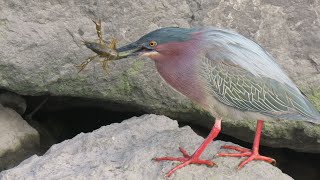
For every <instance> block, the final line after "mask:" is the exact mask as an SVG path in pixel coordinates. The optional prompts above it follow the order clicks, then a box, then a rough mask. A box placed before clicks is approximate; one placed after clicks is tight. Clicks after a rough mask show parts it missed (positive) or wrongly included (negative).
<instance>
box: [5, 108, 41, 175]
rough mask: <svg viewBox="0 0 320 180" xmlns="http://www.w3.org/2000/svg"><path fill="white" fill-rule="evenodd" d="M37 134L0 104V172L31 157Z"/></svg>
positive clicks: (37, 138)
mask: <svg viewBox="0 0 320 180" xmlns="http://www.w3.org/2000/svg"><path fill="white" fill-rule="evenodd" d="M39 138H40V137H39V134H38V132H37V131H36V130H35V129H33V128H32V127H31V126H30V125H29V124H28V123H27V122H26V121H25V120H23V119H22V118H21V116H20V115H19V114H18V113H16V112H15V111H14V110H12V109H9V108H4V107H3V106H2V105H1V104H0V171H1V170H3V169H7V168H10V167H13V166H14V165H16V164H17V163H18V162H21V161H22V160H24V159H26V158H27V157H29V156H31V155H33V154H34V153H35V152H36V150H37V148H38V147H39V143H40V142H39V141H40V140H39Z"/></svg>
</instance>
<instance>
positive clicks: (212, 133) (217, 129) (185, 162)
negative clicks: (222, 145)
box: [153, 119, 221, 177]
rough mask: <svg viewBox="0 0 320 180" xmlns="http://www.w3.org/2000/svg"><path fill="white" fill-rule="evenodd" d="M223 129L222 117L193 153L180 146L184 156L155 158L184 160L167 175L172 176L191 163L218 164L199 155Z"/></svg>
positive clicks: (157, 159) (160, 158)
mask: <svg viewBox="0 0 320 180" xmlns="http://www.w3.org/2000/svg"><path fill="white" fill-rule="evenodd" d="M220 131H221V119H216V122H215V124H214V126H213V127H212V129H211V131H210V134H209V135H208V137H207V138H206V139H205V140H204V141H203V142H202V144H201V145H200V146H199V148H198V149H197V150H196V151H195V152H194V153H193V155H191V156H190V155H189V154H188V153H187V151H186V150H184V149H183V148H181V147H180V148H179V150H180V151H181V153H182V155H183V157H159V158H154V159H153V160H155V161H180V162H182V163H181V164H180V165H178V166H176V167H174V168H173V169H171V170H170V171H169V172H168V173H167V175H166V176H167V177H169V176H171V175H172V174H173V173H174V172H175V171H176V170H178V169H181V168H183V167H185V166H187V165H189V164H205V165H207V166H214V165H216V164H215V163H214V162H212V161H210V160H201V159H199V157H200V156H201V154H202V152H203V151H204V150H205V149H206V147H207V146H208V145H209V144H210V143H211V141H212V140H213V139H214V138H216V137H217V136H218V134H219V132H220Z"/></svg>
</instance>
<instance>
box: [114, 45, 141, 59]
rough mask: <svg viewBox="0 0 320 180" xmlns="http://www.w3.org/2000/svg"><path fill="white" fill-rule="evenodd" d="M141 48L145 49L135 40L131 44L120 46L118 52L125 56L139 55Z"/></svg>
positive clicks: (120, 55)
mask: <svg viewBox="0 0 320 180" xmlns="http://www.w3.org/2000/svg"><path fill="white" fill-rule="evenodd" d="M141 50H143V47H142V46H141V45H138V44H137V43H136V42H133V43H131V44H128V45H125V46H122V47H120V48H118V49H117V52H118V53H119V54H118V56H119V57H123V58H124V57H128V56H137V55H138V54H139V52H140V51H141Z"/></svg>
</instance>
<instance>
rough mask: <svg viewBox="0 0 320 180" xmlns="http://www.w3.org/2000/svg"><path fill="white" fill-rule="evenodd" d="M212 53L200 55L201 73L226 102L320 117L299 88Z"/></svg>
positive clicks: (245, 108) (274, 113)
mask: <svg viewBox="0 0 320 180" xmlns="http://www.w3.org/2000/svg"><path fill="white" fill-rule="evenodd" d="M211 53H212V51H210V52H209V53H206V55H205V56H203V57H202V58H201V59H202V60H201V65H200V66H201V72H202V73H201V76H202V78H204V79H206V82H207V89H208V91H209V92H210V93H211V94H212V95H213V96H214V97H215V98H216V99H218V100H219V101H220V102H222V103H223V104H226V105H228V106H231V107H234V108H236V109H239V110H242V111H252V112H260V113H262V114H265V115H268V116H272V117H276V118H284V119H296V120H304V119H311V121H319V120H318V118H319V113H318V112H317V110H316V109H315V108H314V107H313V105H312V104H311V103H310V102H309V101H308V100H307V99H306V98H305V97H304V96H303V95H302V94H301V93H300V91H299V90H298V91H297V88H292V87H291V86H290V85H288V84H285V83H282V82H279V81H277V80H275V79H272V78H270V77H265V76H264V75H255V74H252V73H251V72H249V71H248V70H247V69H245V68H242V67H241V66H239V65H238V64H235V63H233V62H232V61H230V60H229V59H226V58H225V59H223V58H222V57H221V56H215V55H212V54H211ZM312 119H313V120H312Z"/></svg>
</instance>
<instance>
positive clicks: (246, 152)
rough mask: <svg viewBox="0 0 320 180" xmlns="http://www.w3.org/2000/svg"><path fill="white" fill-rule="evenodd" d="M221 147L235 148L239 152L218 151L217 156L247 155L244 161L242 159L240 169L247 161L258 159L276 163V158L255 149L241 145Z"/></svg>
mask: <svg viewBox="0 0 320 180" xmlns="http://www.w3.org/2000/svg"><path fill="white" fill-rule="evenodd" d="M221 148H224V149H232V150H236V151H239V153H219V154H217V156H222V157H227V156H228V157H248V158H247V159H245V160H244V161H242V162H241V163H240V164H239V166H238V169H241V168H242V167H243V166H244V165H246V164H247V163H249V162H250V161H253V160H260V161H265V162H268V163H270V164H273V165H275V164H276V160H274V159H272V158H270V157H267V156H261V155H260V154H259V152H258V150H257V151H255V150H253V151H252V150H250V149H247V148H242V147H238V146H222V147H221Z"/></svg>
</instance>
